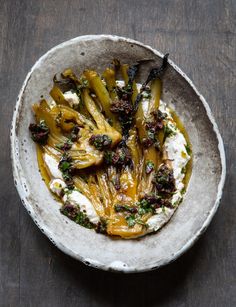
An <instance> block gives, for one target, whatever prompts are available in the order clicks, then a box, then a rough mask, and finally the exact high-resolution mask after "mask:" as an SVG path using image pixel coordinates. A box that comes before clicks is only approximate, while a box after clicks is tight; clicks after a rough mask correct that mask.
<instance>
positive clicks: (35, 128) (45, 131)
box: [29, 120, 49, 145]
mask: <svg viewBox="0 0 236 307" xmlns="http://www.w3.org/2000/svg"><path fill="white" fill-rule="evenodd" d="M29 130H30V132H31V136H32V140H33V141H34V142H36V143H39V144H41V145H45V144H46V143H47V140H48V135H49V128H48V126H47V125H46V123H45V121H44V120H41V121H40V122H39V124H30V125H29Z"/></svg>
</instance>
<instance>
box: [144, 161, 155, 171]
mask: <svg viewBox="0 0 236 307" xmlns="http://www.w3.org/2000/svg"><path fill="white" fill-rule="evenodd" d="M153 170H154V163H153V162H152V161H147V163H146V174H150V173H151V172H152V171H153Z"/></svg>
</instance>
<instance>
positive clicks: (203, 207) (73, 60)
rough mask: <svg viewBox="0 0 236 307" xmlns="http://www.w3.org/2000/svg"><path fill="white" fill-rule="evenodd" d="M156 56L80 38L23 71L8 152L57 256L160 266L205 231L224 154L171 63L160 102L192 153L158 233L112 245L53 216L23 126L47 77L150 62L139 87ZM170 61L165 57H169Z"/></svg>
mask: <svg viewBox="0 0 236 307" xmlns="http://www.w3.org/2000/svg"><path fill="white" fill-rule="evenodd" d="M162 56H163V55H162V54H161V53H160V52H158V51H156V50H154V49H152V48H151V47H148V46H145V45H143V44H142V43H140V42H137V41H134V40H131V39H127V38H122V37H117V36H111V35H89V36H81V37H77V38H74V39H72V40H69V41H67V42H64V43H62V44H60V45H58V46H56V47H54V48H52V49H51V50H49V51H48V52H47V53H46V54H45V55H43V56H42V57H41V58H40V59H39V60H38V61H37V62H36V63H35V65H34V66H33V67H32V69H31V71H30V72H29V73H28V75H27V77H26V79H25V81H24V84H23V86H22V89H21V91H20V94H19V97H18V99H17V103H16V107H15V111H14V116H13V121H12V128H11V150H12V165H13V175H14V181H15V185H16V188H17V190H18V193H19V195H20V198H21V200H22V203H23V205H24V206H25V208H26V210H27V211H28V213H29V214H30V216H31V217H32V219H33V220H34V222H35V223H36V225H37V226H38V227H39V228H40V230H41V231H42V232H43V233H45V235H46V236H47V237H48V238H49V239H50V240H51V241H52V242H53V243H54V244H55V245H56V246H57V247H58V248H59V249H60V250H62V251H63V252H65V253H66V254H68V255H70V256H72V257H74V258H75V259H78V260H80V261H82V262H84V263H85V264H87V265H90V266H93V267H96V268H99V269H104V270H114V271H122V272H141V271H148V270H151V269H155V268H158V267H161V266H163V265H165V264H167V263H169V262H171V261H173V260H175V259H176V258H177V257H179V256H180V255H181V254H183V253H184V252H185V251H186V250H187V249H188V248H189V247H190V246H191V245H192V244H193V243H194V242H195V241H196V240H197V239H198V238H199V236H200V235H201V234H202V233H203V232H204V230H205V229H206V228H207V226H208V225H209V223H210V221H211V219H212V217H213V216H214V214H215V212H216V210H217V208H218V205H219V201H220V198H221V194H222V189H223V184H224V179H225V153H224V147H223V143H222V139H221V136H220V134H219V131H218V128H217V125H216V123H215V120H214V118H213V116H212V114H211V111H210V109H209V106H208V104H207V102H206V101H205V99H204V98H203V97H202V96H201V95H200V94H199V92H198V91H197V89H196V88H195V87H194V85H193V84H192V82H191V81H190V80H189V78H188V77H187V76H186V75H185V74H184V73H183V72H182V71H181V70H180V69H179V68H178V67H177V66H176V65H175V64H174V63H173V62H172V61H169V67H168V69H167V72H166V74H165V76H164V82H163V83H164V88H163V100H164V101H165V102H166V103H167V104H168V105H170V106H171V107H172V108H174V109H175V110H176V112H177V114H178V115H179V116H180V118H181V120H182V121H183V123H184V125H185V127H186V129H187V132H188V134H189V137H190V141H191V143H192V149H193V169H192V176H191V180H190V183H189V186H188V189H187V193H186V195H185V197H184V200H183V202H182V204H181V205H180V206H179V208H178V210H177V211H176V213H175V214H174V216H173V217H172V219H171V220H170V221H169V223H167V224H166V225H165V226H164V227H163V228H162V229H161V230H160V231H158V232H157V233H155V234H152V235H148V236H145V237H143V238H139V239H135V240H122V239H117V238H116V239H113V238H111V237H106V236H104V235H99V234H97V233H95V232H94V231H91V230H89V229H86V228H84V227H81V226H79V225H77V224H75V223H73V222H72V221H70V220H69V219H68V218H66V217H65V216H63V215H62V214H61V213H60V211H59V206H60V204H59V203H58V202H57V201H56V200H54V199H53V196H52V194H51V193H50V192H49V191H48V189H47V187H46V185H45V184H44V182H43V181H42V179H41V175H40V173H39V171H38V164H37V158H36V150H35V144H34V143H33V142H32V140H31V138H30V135H29V132H28V126H29V123H30V122H31V121H32V120H33V114H32V111H31V105H32V104H33V103H34V102H37V101H38V100H39V99H40V96H41V95H42V94H43V95H44V97H45V98H47V97H48V96H47V95H48V93H49V90H50V88H51V86H52V78H53V76H54V75H55V74H56V73H57V72H61V71H63V70H64V69H65V68H68V67H72V68H74V69H75V70H77V69H79V71H80V72H82V71H83V70H84V69H85V68H94V69H96V70H98V71H100V72H102V70H103V69H104V68H105V67H107V66H108V65H109V64H110V63H111V61H112V59H114V58H118V59H120V60H121V61H122V62H125V63H130V64H131V63H134V62H136V61H137V60H142V59H152V60H153V61H150V62H148V63H147V65H143V66H142V69H141V72H140V74H139V76H138V80H137V81H139V82H142V81H144V80H143V79H144V77H145V76H146V75H147V72H148V71H149V70H150V68H151V67H153V66H155V65H159V64H160V63H161V58H162ZM170 57H171V56H170Z"/></svg>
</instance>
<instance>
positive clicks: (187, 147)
mask: <svg viewBox="0 0 236 307" xmlns="http://www.w3.org/2000/svg"><path fill="white" fill-rule="evenodd" d="M185 149H186V151H187V154H188V155H189V156H190V155H191V153H192V150H191V146H190V144H189V143H187V144H186V145H185Z"/></svg>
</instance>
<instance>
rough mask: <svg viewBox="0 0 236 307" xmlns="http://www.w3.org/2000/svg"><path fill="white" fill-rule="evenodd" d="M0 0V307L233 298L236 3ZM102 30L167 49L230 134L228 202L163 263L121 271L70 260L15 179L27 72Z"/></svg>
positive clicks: (211, 302) (227, 302)
mask: <svg viewBox="0 0 236 307" xmlns="http://www.w3.org/2000/svg"><path fill="white" fill-rule="evenodd" d="M0 4H1V6H0V7H1V9H0V70H1V79H0V80H1V82H0V92H1V104H0V114H1V121H0V131H1V150H0V156H1V159H0V161H1V162H0V173H1V178H2V179H1V194H0V204H1V206H0V306H3V307H5V306H22V307H25V306H32V307H35V306H37V307H38V306H42V307H47V306H50V307H53V306H85V307H86V306H102V307H106V306H209V307H210V306H229V307H231V306H236V253H235V249H236V232H235V219H236V203H235V199H236V189H235V182H236V167H235V155H236V142H235V129H236V127H235V120H236V104H235V86H236V82H235V74H236V62H235V59H236V51H235V50H236V49H235V46H236V34H235V31H236V27H235V20H236V2H235V1H234V0H225V1H223V0H204V1H198V0H186V1H182V0H176V1H175V0H159V1H150V0H149V1H139V0H136V1H134V0H133V1H131V0H126V1H123V0H120V1H114V0H97V1H93V0H86V1H76V0H70V1H63V0H57V1H53V0H34V1H30V0H21V1H13V0H6V1H0ZM97 33H98V34H101V33H109V34H117V35H121V36H127V37H131V38H134V39H137V40H140V41H142V42H144V43H146V44H149V45H151V46H153V47H154V48H157V49H159V50H160V51H162V52H163V53H165V52H169V53H170V57H171V59H172V60H174V61H175V62H176V63H177V64H178V65H179V66H180V67H181V68H182V69H183V71H185V72H186V73H187V74H188V75H189V77H190V78H191V79H192V80H193V82H194V83H195V85H196V86H197V87H198V88H199V89H200V91H201V93H202V94H203V95H204V96H205V98H206V100H207V101H208V102H209V104H210V107H211V109H212V111H213V114H214V116H215V118H216V121H217V123H218V125H219V128H220V131H221V133H222V136H223V139H224V143H225V149H226V155H227V167H228V170H227V180H226V184H225V189H224V195H223V199H222V202H221V206H220V208H219V210H218V212H217V214H216V216H215V218H214V220H213V222H212V223H211V225H210V227H209V229H208V230H207V232H206V233H205V234H204V235H203V237H202V238H201V239H200V240H199V241H198V242H197V244H196V245H195V246H194V247H193V248H192V249H191V250H190V251H189V252H187V253H186V254H185V255H184V256H182V257H181V258H180V259H178V260H177V261H176V262H174V263H173V264H170V265H168V266H167V267H164V268H162V269H160V270H159V271H154V272H150V273H145V274H138V275H129V276H128V275H119V274H112V273H107V272H100V271H97V270H95V269H91V268H88V267H85V266H84V265H83V264H81V263H78V262H76V261H74V260H73V259H70V258H69V257H68V256H66V255H64V254H62V253H61V252H60V251H59V250H57V249H56V248H55V247H54V246H53V245H52V244H51V243H50V242H49V241H48V239H47V238H46V237H44V235H43V234H41V233H40V231H39V230H38V229H37V227H36V226H35V225H34V223H33V221H32V220H31V218H30V217H29V216H28V214H27V213H26V211H25V210H24V208H23V206H22V205H21V204H20V200H19V197H18V195H17V193H16V191H15V188H14V186H13V180H12V175H11V164H10V145H9V129H10V123H11V117H12V111H13V109H14V104H15V100H16V97H17V94H18V91H19V89H20V87H21V84H22V82H23V80H24V78H25V76H26V73H27V71H28V70H29V69H30V67H31V66H32V65H33V64H34V62H35V61H36V60H37V59H38V57H39V56H41V55H42V54H43V53H44V52H46V51H47V50H48V49H49V48H51V47H52V46H54V45H57V44H58V43H60V42H62V41H64V40H68V39H69V38H72V37H75V36H78V35H83V34H97ZM190 103H191V102H190Z"/></svg>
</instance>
